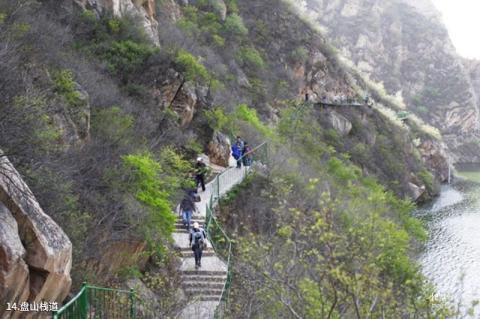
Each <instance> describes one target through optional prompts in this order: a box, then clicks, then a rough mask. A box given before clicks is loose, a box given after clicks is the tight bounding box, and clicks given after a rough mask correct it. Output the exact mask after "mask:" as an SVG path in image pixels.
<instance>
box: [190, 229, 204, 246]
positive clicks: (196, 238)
mask: <svg viewBox="0 0 480 319" xmlns="http://www.w3.org/2000/svg"><path fill="white" fill-rule="evenodd" d="M192 237H193V244H194V245H199V246H200V247H203V245H204V243H205V238H204V237H203V231H202V230H200V229H198V230H196V231H194V232H193V235H192Z"/></svg>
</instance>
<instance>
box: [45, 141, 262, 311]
mask: <svg viewBox="0 0 480 319" xmlns="http://www.w3.org/2000/svg"><path fill="white" fill-rule="evenodd" d="M266 146H267V144H266V143H262V144H261V145H259V146H257V147H255V148H254V149H253V150H252V151H251V152H252V153H253V156H254V157H255V158H260V157H261V156H259V155H260V154H262V153H263V154H265V157H264V158H263V159H262V160H256V161H254V163H253V166H249V167H242V168H236V167H228V168H225V169H224V170H223V171H222V172H221V173H220V174H218V175H217V176H215V178H214V179H213V180H212V181H211V182H209V183H208V184H207V185H206V190H205V192H202V193H201V194H200V198H201V201H200V202H198V203H196V206H197V210H198V212H197V213H196V214H194V215H193V220H192V223H193V222H198V223H199V224H200V225H201V226H202V227H204V229H205V231H206V233H207V237H208V239H209V240H208V248H207V249H206V250H205V251H204V252H203V257H202V267H201V268H200V269H198V270H196V269H195V259H194V257H193V252H192V250H191V248H190V243H189V233H188V231H187V230H186V229H185V228H184V227H183V225H182V222H181V220H180V219H179V220H178V222H177V223H176V225H175V227H176V230H175V232H174V233H173V234H172V237H173V239H174V243H175V246H176V247H177V248H178V249H180V252H181V255H182V257H181V258H182V262H181V265H180V268H179V271H180V272H181V276H182V285H183V289H184V291H185V294H186V295H187V299H188V300H189V303H188V304H187V305H186V307H185V308H184V309H183V310H182V311H181V313H180V314H179V315H178V316H177V317H176V318H178V319H184V318H185V319H191V318H195V319H212V318H217V317H218V316H219V314H220V316H221V313H222V311H223V308H224V307H221V306H224V305H225V304H226V303H227V302H228V292H229V286H230V281H231V274H230V272H229V266H230V261H231V256H232V241H231V239H230V238H229V237H228V235H227V234H226V233H225V232H224V231H223V229H222V227H221V226H220V224H219V223H218V222H217V219H216V217H215V215H214V213H213V210H214V208H215V206H216V205H217V204H218V202H219V200H220V198H221V197H222V196H224V195H225V194H227V193H228V192H229V191H230V190H231V189H232V188H233V187H235V186H236V185H238V184H239V183H241V182H242V181H243V180H244V179H245V177H246V176H247V175H248V174H249V173H250V172H252V171H253V170H255V169H256V168H266V166H265V165H266V163H267V159H268V154H267V147H266ZM262 151H263V152H262ZM231 164H232V166H236V163H235V161H232V163H231ZM52 318H53V319H87V318H119V319H140V318H144V319H147V318H148V319H154V318H155V319H157V318H158V317H157V315H156V313H155V309H154V308H152V307H150V305H149V302H148V300H142V299H141V298H140V297H139V296H137V294H136V292H135V291H134V290H133V289H130V290H120V289H110V288H103V287H96V286H91V285H87V284H86V283H84V284H83V286H82V288H81V290H80V291H79V292H78V294H77V295H76V296H75V297H73V298H72V299H71V300H70V301H69V302H68V303H67V304H65V305H64V306H63V307H62V308H61V309H59V310H57V311H53V313H52Z"/></svg>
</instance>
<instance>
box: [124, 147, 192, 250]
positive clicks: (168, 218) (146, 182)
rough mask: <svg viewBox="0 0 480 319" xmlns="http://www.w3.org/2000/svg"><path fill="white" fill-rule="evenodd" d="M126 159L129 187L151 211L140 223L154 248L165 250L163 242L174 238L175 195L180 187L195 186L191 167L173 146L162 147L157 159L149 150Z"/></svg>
mask: <svg viewBox="0 0 480 319" xmlns="http://www.w3.org/2000/svg"><path fill="white" fill-rule="evenodd" d="M123 162H124V164H125V168H126V169H127V172H128V174H129V175H130V177H129V178H128V179H127V181H128V184H127V189H129V190H130V192H132V193H133V194H134V195H135V197H136V198H137V200H138V201H139V202H141V203H142V204H144V205H145V206H146V208H147V210H148V212H149V214H148V216H147V217H146V220H145V221H142V222H141V223H140V225H142V227H143V231H144V234H145V238H146V239H147V240H149V242H150V244H151V245H152V248H154V249H155V250H159V251H162V250H163V245H164V244H165V242H164V241H165V240H169V239H171V234H172V232H173V230H174V223H175V220H176V216H175V214H173V213H172V212H173V208H174V205H175V204H176V198H175V195H176V193H177V191H178V190H179V189H180V188H182V187H191V186H192V182H191V181H190V179H189V178H188V174H189V172H191V170H192V167H191V165H190V163H189V162H188V161H186V160H184V159H183V158H182V157H181V156H180V155H179V154H178V153H177V152H175V150H174V149H172V148H170V147H166V148H164V149H163V150H162V152H161V153H160V156H159V158H158V160H157V159H155V158H154V157H153V155H152V154H151V153H148V152H147V153H143V154H131V155H127V156H124V157H123Z"/></svg>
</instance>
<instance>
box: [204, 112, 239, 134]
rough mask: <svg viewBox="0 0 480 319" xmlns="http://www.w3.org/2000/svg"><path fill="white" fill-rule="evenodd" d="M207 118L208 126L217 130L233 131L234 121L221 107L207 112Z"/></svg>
mask: <svg viewBox="0 0 480 319" xmlns="http://www.w3.org/2000/svg"><path fill="white" fill-rule="evenodd" d="M204 114H205V117H206V118H207V121H208V125H209V126H210V127H211V128H212V129H214V130H216V131H221V130H223V129H224V128H225V127H228V128H231V129H233V127H232V125H233V120H232V118H231V117H230V116H228V115H226V114H225V112H224V111H223V108H221V107H215V108H213V109H211V110H205V112H204Z"/></svg>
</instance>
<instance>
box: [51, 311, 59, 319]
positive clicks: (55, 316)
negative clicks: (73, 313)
mask: <svg viewBox="0 0 480 319" xmlns="http://www.w3.org/2000/svg"><path fill="white" fill-rule="evenodd" d="M52 319H58V310H54V311H52Z"/></svg>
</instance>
